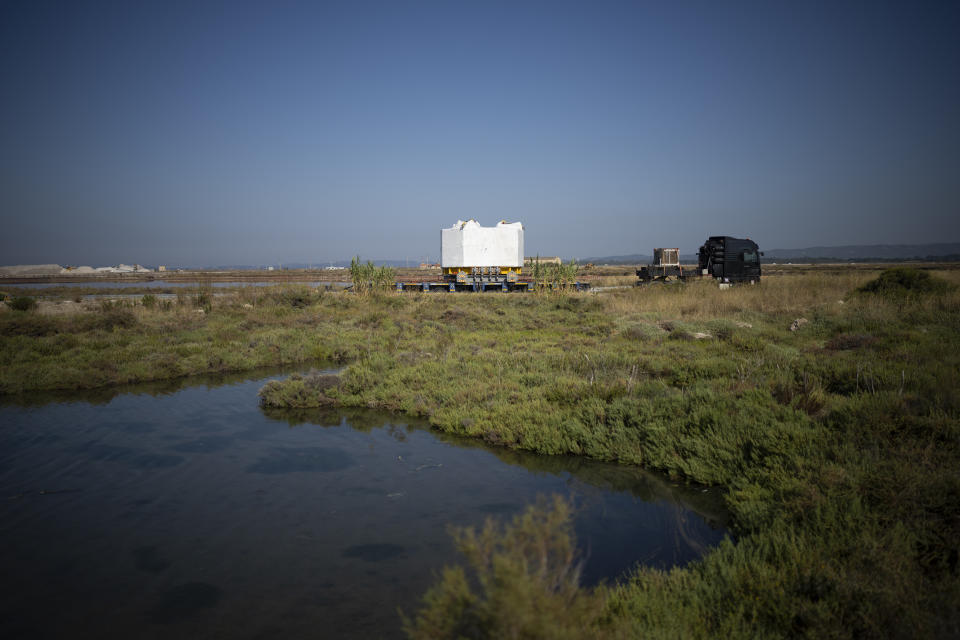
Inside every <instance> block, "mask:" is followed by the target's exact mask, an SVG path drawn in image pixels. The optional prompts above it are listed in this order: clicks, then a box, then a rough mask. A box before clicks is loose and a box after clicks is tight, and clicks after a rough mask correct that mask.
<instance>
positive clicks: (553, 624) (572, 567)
mask: <svg viewBox="0 0 960 640" xmlns="http://www.w3.org/2000/svg"><path fill="white" fill-rule="evenodd" d="M571 510H572V509H571V506H570V504H569V503H567V502H565V501H564V500H562V499H561V498H555V499H554V501H553V504H552V505H537V506H533V507H529V508H528V509H527V510H526V511H525V512H524V513H523V514H521V515H519V516H517V517H516V518H514V520H513V522H511V523H510V524H509V525H507V526H505V527H501V526H499V525H498V524H497V523H496V522H495V521H494V520H492V519H489V520H487V522H486V525H485V526H484V527H483V528H482V529H479V530H477V529H473V528H470V527H467V528H461V529H455V530H454V532H453V535H454V538H455V539H456V543H457V547H458V548H459V549H460V551H461V553H463V554H464V556H466V558H467V562H468V564H469V565H470V568H471V570H472V575H471V576H469V578H468V576H467V573H466V572H465V571H464V570H463V568H461V567H459V566H456V567H447V568H446V569H445V570H444V572H443V577H442V578H441V581H440V583H439V584H438V585H436V586H435V587H433V588H431V589H430V590H429V591H428V592H427V594H426V596H425V597H424V603H425V606H424V607H423V609H422V610H421V611H420V612H419V613H418V614H417V616H416V618H415V619H413V620H411V619H405V620H404V628H405V630H406V632H407V635H408V636H409V637H411V638H420V639H423V640H429V639H434V638H435V639H441V638H557V639H562V638H570V639H571V640H573V639H577V638H586V637H591V638H596V637H598V636H599V633H600V629H601V627H600V625H599V624H598V623H599V622H600V621H601V617H602V616H603V614H604V609H605V606H604V605H605V596H606V591H605V589H603V588H600V589H596V590H589V591H588V590H586V589H581V588H580V585H579V578H580V561H579V559H578V557H577V547H576V543H575V539H574V536H573V527H572V525H571V520H570V516H571Z"/></svg>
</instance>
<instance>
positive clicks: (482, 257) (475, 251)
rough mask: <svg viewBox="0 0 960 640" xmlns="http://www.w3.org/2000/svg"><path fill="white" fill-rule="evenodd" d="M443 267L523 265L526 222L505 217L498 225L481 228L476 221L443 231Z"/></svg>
mask: <svg viewBox="0 0 960 640" xmlns="http://www.w3.org/2000/svg"><path fill="white" fill-rule="evenodd" d="M440 266H442V267H522V266H523V225H522V224H521V223H519V222H505V221H503V220H501V221H500V222H498V223H497V225H496V226H495V227H481V226H480V223H478V222H477V221H476V220H468V221H466V222H464V221H462V220H457V224H455V225H453V226H452V227H450V228H449V229H442V230H441V231H440Z"/></svg>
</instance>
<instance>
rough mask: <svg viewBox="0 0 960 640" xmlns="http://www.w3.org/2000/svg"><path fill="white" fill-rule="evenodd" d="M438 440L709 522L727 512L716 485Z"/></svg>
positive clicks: (724, 518)
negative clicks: (664, 504) (679, 507)
mask: <svg viewBox="0 0 960 640" xmlns="http://www.w3.org/2000/svg"><path fill="white" fill-rule="evenodd" d="M433 433H434V436H435V437H437V438H438V439H440V440H443V441H446V442H451V443H454V444H456V445H457V446H458V447H464V448H474V449H483V450H484V451H489V452H490V453H492V454H493V455H495V456H496V457H497V458H498V459H500V460H501V461H502V462H504V463H506V464H510V465H513V466H517V467H523V468H524V469H526V470H527V471H531V472H534V473H550V474H553V475H556V476H562V475H563V474H565V473H568V474H570V475H572V476H573V477H575V478H577V479H578V480H580V481H581V482H583V483H584V484H586V485H589V486H591V487H597V488H599V489H602V490H604V491H612V492H622V493H629V494H630V495H632V496H635V497H637V498H639V499H640V500H642V501H644V502H651V503H652V502H671V503H677V504H679V505H682V506H683V508H684V509H689V510H692V511H694V512H696V513H697V514H699V515H701V516H703V517H704V518H706V519H707V520H708V521H709V522H710V523H711V525H713V526H718V527H726V526H727V525H728V523H729V519H730V515H729V513H728V512H727V509H726V507H725V506H724V502H723V490H722V489H720V488H717V487H711V488H708V487H702V486H697V485H693V486H691V485H687V484H677V483H670V482H668V481H667V480H666V479H665V478H664V477H662V476H659V475H656V474H654V473H651V472H649V471H645V470H643V469H641V468H639V467H636V466H633V465H618V464H611V463H609V462H600V461H598V460H592V459H590V458H585V457H583V456H572V455H553V456H545V455H540V454H535V453H530V452H528V451H522V450H519V449H508V448H506V447H497V446H493V445H489V444H487V443H485V442H484V441H483V440H478V439H476V438H465V437H463V436H456V435H451V434H448V433H443V432H437V431H434V432H433Z"/></svg>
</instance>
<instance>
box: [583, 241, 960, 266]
mask: <svg viewBox="0 0 960 640" xmlns="http://www.w3.org/2000/svg"><path fill="white" fill-rule="evenodd" d="M760 249H761V250H762V251H763V252H764V258H763V261H764V262H774V261H784V260H786V261H791V262H823V261H828V260H840V261H850V260H856V261H861V262H888V261H899V260H929V261H958V262H960V243H957V242H942V243H937V244H872V245H848V246H842V247H807V248H806V249H764V248H763V247H762V246H761V247H760ZM651 259H652V258H651V256H649V255H644V254H631V255H625V256H602V257H592V258H582V259H581V260H580V261H579V262H580V263H587V262H592V263H593V264H645V263H648V262H650V261H651ZM680 261H681V262H684V263H690V262H696V261H697V255H696V254H681V255H680Z"/></svg>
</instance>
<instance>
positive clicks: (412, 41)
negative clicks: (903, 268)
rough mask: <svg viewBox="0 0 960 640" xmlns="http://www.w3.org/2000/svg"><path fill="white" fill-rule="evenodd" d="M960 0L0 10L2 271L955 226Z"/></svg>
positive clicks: (838, 235) (397, 255) (901, 233)
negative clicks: (476, 227)
mask: <svg viewBox="0 0 960 640" xmlns="http://www.w3.org/2000/svg"><path fill="white" fill-rule="evenodd" d="M957 33H960V3H957V2H948V3H942V4H940V3H933V2H903V3H895V2H891V3H884V2H858V3H853V2H850V3H847V2H802V3H801V2H605V1H596V2H586V1H583V2H564V1H562V0H557V1H551V2H521V1H514V2H497V1H495V0H488V1H485V2H457V1H454V0H448V1H444V2H418V1H413V0H411V1H403V0H393V1H390V2H373V1H369V2H366V1H362V0H359V1H352V2H342V3H341V2H326V3H325V2H303V3H295V2H262V3H251V2H239V1H238V2H223V3H215V2H199V1H198V2H176V1H167V2H130V1H118V2H82V1H76V0H75V1H72V2H45V1H43V0H32V1H24V2H19V1H6V2H0V215H2V223H3V224H2V226H3V230H2V233H0V254H2V255H0V263H3V264H14V263H39V262H57V263H61V264H98V265H99V264H113V263H117V262H140V263H143V264H171V265H176V264H189V265H201V264H260V263H277V262H293V261H302V262H322V261H324V260H339V259H344V258H349V257H350V256H352V255H354V254H359V255H361V256H362V257H363V258H365V259H366V258H372V259H386V258H393V259H404V258H409V259H411V260H420V259H422V258H424V257H427V256H429V257H434V258H435V257H437V256H438V255H439V238H440V233H439V231H440V229H441V228H442V227H446V226H450V225H451V224H452V223H453V222H455V221H456V220H457V219H458V218H462V219H467V218H476V219H477V220H479V221H480V222H481V223H482V224H487V225H489V224H494V223H495V222H496V221H498V220H500V219H507V220H511V221H513V220H520V221H522V222H523V223H524V225H525V228H526V233H525V238H526V245H527V247H526V248H527V253H528V254H535V253H539V254H541V255H555V254H559V255H563V256H565V257H573V256H577V257H583V256H597V255H612V254H626V253H649V252H650V250H651V249H652V248H653V247H654V246H679V247H681V249H683V250H684V251H685V252H686V251H693V250H695V248H696V247H697V246H699V245H700V244H701V243H702V241H703V240H704V239H705V238H706V237H707V236H708V235H716V234H727V235H742V236H749V237H751V238H754V239H755V240H757V241H758V242H759V243H760V244H761V246H762V247H765V248H797V247H805V246H813V245H845V244H881V243H888V244H896V243H925V242H948V241H958V240H960V215H958V214H960V81H958V79H960V38H957V37H956V34H957Z"/></svg>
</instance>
